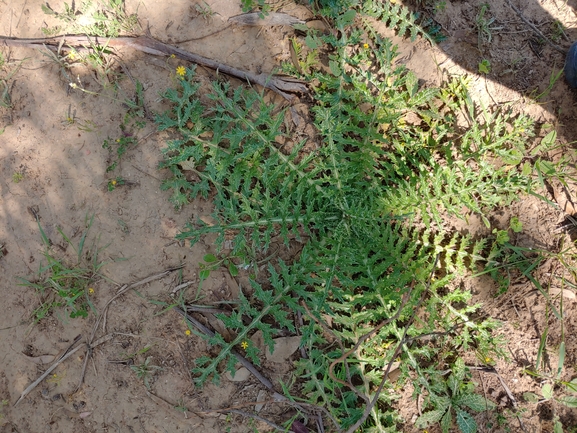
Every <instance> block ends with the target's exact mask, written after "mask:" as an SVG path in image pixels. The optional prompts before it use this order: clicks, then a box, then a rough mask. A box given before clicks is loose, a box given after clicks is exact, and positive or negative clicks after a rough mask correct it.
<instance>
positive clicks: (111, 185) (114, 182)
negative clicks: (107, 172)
mask: <svg viewBox="0 0 577 433" xmlns="http://www.w3.org/2000/svg"><path fill="white" fill-rule="evenodd" d="M124 184H126V180H125V179H124V178H123V177H121V176H117V177H115V178H114V179H111V180H109V181H108V183H107V184H106V188H107V189H108V191H109V192H112V191H114V190H115V189H116V188H118V187H120V186H122V185H124Z"/></svg>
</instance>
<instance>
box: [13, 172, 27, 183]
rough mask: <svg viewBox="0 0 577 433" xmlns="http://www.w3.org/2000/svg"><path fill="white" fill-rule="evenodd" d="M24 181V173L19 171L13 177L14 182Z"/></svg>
mask: <svg viewBox="0 0 577 433" xmlns="http://www.w3.org/2000/svg"><path fill="white" fill-rule="evenodd" d="M22 180H24V172H22V171H17V172H15V173H14V174H13V175H12V182H14V183H20V182H22Z"/></svg>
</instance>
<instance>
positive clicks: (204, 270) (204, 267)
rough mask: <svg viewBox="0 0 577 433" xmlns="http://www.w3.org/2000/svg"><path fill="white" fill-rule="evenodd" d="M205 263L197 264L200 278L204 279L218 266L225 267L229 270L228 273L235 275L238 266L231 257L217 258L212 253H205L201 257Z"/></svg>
mask: <svg viewBox="0 0 577 433" xmlns="http://www.w3.org/2000/svg"><path fill="white" fill-rule="evenodd" d="M203 260H204V262H205V263H200V264H199V269H200V274H199V278H200V279H201V280H206V279H207V278H208V277H209V276H210V273H211V272H212V271H214V270H216V269H218V268H220V267H225V268H227V269H228V271H229V272H230V275H231V276H233V277H236V276H237V275H238V268H237V266H236V265H235V264H234V262H233V261H232V257H224V258H220V259H218V258H217V257H216V256H215V255H214V254H206V255H205V256H204V257H203Z"/></svg>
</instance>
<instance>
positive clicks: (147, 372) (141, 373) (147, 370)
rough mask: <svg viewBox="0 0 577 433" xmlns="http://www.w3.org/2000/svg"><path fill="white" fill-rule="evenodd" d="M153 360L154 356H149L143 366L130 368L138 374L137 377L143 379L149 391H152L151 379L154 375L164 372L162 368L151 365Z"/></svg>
mask: <svg viewBox="0 0 577 433" xmlns="http://www.w3.org/2000/svg"><path fill="white" fill-rule="evenodd" d="M151 360H152V356H149V357H148V358H146V360H145V361H144V362H143V363H142V364H139V365H131V366H130V369H131V370H132V371H134V372H135V373H136V377H138V378H139V379H142V381H143V382H144V386H146V389H148V390H150V379H151V378H152V376H154V373H155V372H157V371H159V370H162V367H159V366H157V365H151V364H150V361H151Z"/></svg>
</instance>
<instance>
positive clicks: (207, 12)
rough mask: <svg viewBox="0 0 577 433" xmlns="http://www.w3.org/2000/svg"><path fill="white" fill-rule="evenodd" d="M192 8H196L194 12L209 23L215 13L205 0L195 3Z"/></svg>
mask: <svg viewBox="0 0 577 433" xmlns="http://www.w3.org/2000/svg"><path fill="white" fill-rule="evenodd" d="M194 9H195V10H196V12H197V13H198V14H199V15H200V16H202V18H203V19H204V20H205V21H206V22H207V23H210V22H211V21H212V17H213V16H214V15H215V13H216V12H214V11H213V10H212V8H211V7H210V5H209V4H208V3H207V2H206V1H203V2H202V4H201V3H196V4H195V5H194Z"/></svg>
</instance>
